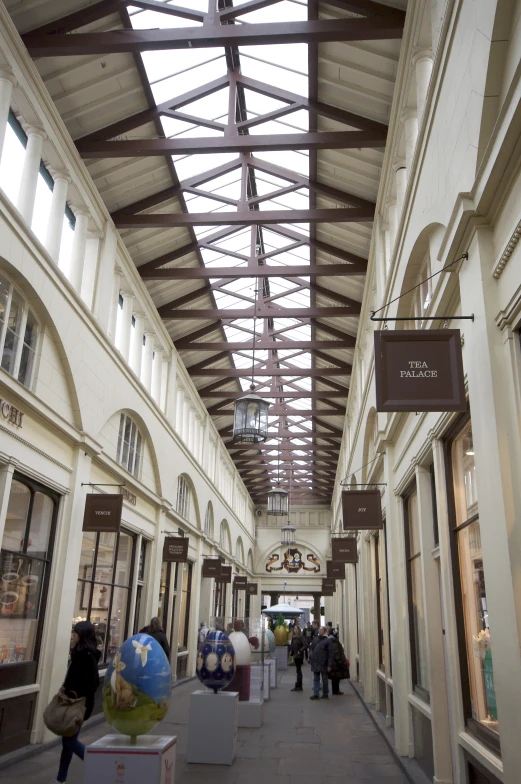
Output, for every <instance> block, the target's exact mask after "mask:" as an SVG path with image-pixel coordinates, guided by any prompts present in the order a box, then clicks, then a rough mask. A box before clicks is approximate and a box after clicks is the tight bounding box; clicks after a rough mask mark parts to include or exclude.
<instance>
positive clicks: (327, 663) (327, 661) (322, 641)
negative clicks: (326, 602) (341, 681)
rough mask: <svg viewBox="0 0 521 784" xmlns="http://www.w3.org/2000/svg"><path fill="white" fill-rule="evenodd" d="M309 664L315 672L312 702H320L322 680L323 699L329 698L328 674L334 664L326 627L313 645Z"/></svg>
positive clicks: (322, 628) (320, 630) (321, 629)
mask: <svg viewBox="0 0 521 784" xmlns="http://www.w3.org/2000/svg"><path fill="white" fill-rule="evenodd" d="M309 663H310V664H311V669H312V671H313V696H312V697H310V699H311V700H318V698H319V691H320V679H321V678H322V699H323V700H327V699H328V697H329V683H328V680H327V674H328V671H329V669H330V667H331V666H332V664H333V652H332V650H331V646H330V643H329V637H328V636H327V632H326V627H325V626H321V627H320V628H319V630H318V635H317V636H316V637H315V638H314V639H313V642H312V643H311V653H310V656H309Z"/></svg>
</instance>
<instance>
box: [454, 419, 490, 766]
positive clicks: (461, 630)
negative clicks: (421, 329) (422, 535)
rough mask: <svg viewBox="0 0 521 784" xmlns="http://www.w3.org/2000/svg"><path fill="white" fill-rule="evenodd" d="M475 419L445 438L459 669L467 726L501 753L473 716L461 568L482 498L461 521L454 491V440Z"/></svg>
mask: <svg viewBox="0 0 521 784" xmlns="http://www.w3.org/2000/svg"><path fill="white" fill-rule="evenodd" d="M470 423H471V416H470V409H467V411H466V412H465V413H464V414H462V415H461V416H460V417H458V418H457V419H456V420H455V422H454V423H453V425H452V427H451V428H450V430H449V431H448V432H447V433H446V434H445V437H444V439H443V457H444V463H445V475H446V477H447V482H446V484H447V509H448V524H449V536H450V543H451V547H450V551H451V566H452V584H453V591H454V614H455V617H456V638H457V643H458V658H459V673H460V683H461V696H462V703H463V713H464V717H465V726H466V728H467V730H468V731H469V732H470V734H471V735H473V736H474V737H475V738H476V739H477V740H478V741H480V742H481V743H483V745H484V746H486V747H487V748H488V749H490V750H491V751H492V752H493V753H494V754H497V755H498V756H501V739H500V736H499V735H496V733H494V732H493V731H492V730H489V729H488V728H487V727H485V726H484V725H483V724H481V722H479V721H478V720H477V719H475V718H474V717H473V716H472V694H471V688H470V675H469V664H468V658H467V638H466V627H465V608H464V602H463V590H462V587H461V568H460V558H459V533H460V531H462V530H463V529H464V528H466V527H467V526H469V525H471V524H472V523H473V522H475V521H476V520H478V521H479V500H478V512H477V514H474V515H472V516H471V517H470V518H469V519H468V520H465V521H464V522H462V523H460V524H458V518H457V514H456V496H455V492H454V461H453V459H452V447H453V445H454V442H455V441H456V439H457V438H458V436H459V435H460V434H461V432H462V431H463V430H464V428H465V427H466V426H467V425H468V424H470Z"/></svg>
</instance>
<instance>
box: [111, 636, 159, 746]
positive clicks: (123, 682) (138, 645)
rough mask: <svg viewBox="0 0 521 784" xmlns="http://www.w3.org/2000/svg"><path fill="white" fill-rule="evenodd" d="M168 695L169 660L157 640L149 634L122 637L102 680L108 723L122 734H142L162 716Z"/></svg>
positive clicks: (152, 726)
mask: <svg viewBox="0 0 521 784" xmlns="http://www.w3.org/2000/svg"><path fill="white" fill-rule="evenodd" d="M171 695H172V671H171V669H170V662H169V661H168V659H167V657H166V655H165V652H164V651H163V649H162V647H161V646H160V645H159V643H158V642H157V641H156V640H155V639H154V638H153V637H151V636H150V635H148V634H135V635H134V636H133V637H130V639H128V640H125V642H124V643H123V645H122V646H121V647H120V648H119V650H118V651H117V653H116V655H115V656H114V658H113V659H112V661H111V662H110V664H109V666H108V669H107V672H106V674H105V680H104V682H103V711H104V713H105V717H106V719H107V721H108V723H109V724H110V725H111V726H112V727H114V729H115V730H117V731H118V732H121V733H122V734H123V735H130V736H131V737H136V736H137V735H145V734H146V733H147V732H150V730H152V729H153V728H154V727H155V726H156V724H159V722H160V721H163V719H164V718H165V716H166V714H167V711H168V706H169V704H170V698H171Z"/></svg>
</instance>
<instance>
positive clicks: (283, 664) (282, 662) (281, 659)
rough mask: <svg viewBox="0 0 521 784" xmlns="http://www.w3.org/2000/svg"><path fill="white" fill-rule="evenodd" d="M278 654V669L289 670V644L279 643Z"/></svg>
mask: <svg viewBox="0 0 521 784" xmlns="http://www.w3.org/2000/svg"><path fill="white" fill-rule="evenodd" d="M276 656H277V669H278V670H287V669H288V646H287V645H277V653H276Z"/></svg>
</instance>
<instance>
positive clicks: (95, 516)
mask: <svg viewBox="0 0 521 784" xmlns="http://www.w3.org/2000/svg"><path fill="white" fill-rule="evenodd" d="M122 511H123V496H122V495H121V494H120V493H114V494H109V493H89V494H88V495H87V498H86V499H85V512H84V515H83V530H84V531H95V532H96V533H98V532H106V531H113V532H115V533H117V532H118V531H119V527H120V525H121V513H122Z"/></svg>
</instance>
